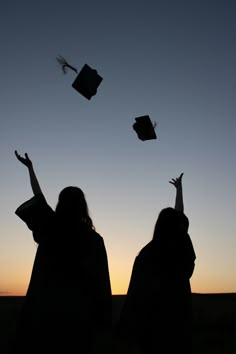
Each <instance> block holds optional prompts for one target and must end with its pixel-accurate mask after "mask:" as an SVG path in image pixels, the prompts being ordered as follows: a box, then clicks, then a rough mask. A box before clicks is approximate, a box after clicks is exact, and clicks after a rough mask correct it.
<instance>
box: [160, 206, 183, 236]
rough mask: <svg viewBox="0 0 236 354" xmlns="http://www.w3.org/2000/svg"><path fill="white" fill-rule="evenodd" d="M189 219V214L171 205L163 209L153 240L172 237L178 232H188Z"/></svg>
mask: <svg viewBox="0 0 236 354" xmlns="http://www.w3.org/2000/svg"><path fill="white" fill-rule="evenodd" d="M188 226H189V221H188V218H187V216H186V215H185V214H184V213H182V212H180V211H178V210H176V209H174V208H171V207H167V208H164V209H162V210H161V212H160V213H159V216H158V218H157V221H156V224H155V228H154V233H153V240H155V239H158V238H161V237H162V236H164V237H168V236H169V237H171V236H172V235H173V236H174V235H175V234H177V233H187V232H188Z"/></svg>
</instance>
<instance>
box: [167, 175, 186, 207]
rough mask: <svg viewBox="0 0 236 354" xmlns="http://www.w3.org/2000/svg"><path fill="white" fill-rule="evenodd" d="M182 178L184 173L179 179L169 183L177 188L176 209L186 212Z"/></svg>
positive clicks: (173, 179)
mask: <svg viewBox="0 0 236 354" xmlns="http://www.w3.org/2000/svg"><path fill="white" fill-rule="evenodd" d="M182 177H183V173H181V175H180V176H179V177H177V178H172V180H171V181H169V183H171V184H173V185H174V186H175V188H176V197H175V209H176V210H178V211H182V212H184V201H183V188H182Z"/></svg>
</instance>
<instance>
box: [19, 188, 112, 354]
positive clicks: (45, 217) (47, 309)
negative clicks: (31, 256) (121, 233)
mask: <svg viewBox="0 0 236 354" xmlns="http://www.w3.org/2000/svg"><path fill="white" fill-rule="evenodd" d="M15 213H16V215H18V216H19V217H20V218H21V219H22V220H23V221H24V222H25V223H26V225H27V226H28V228H29V229H30V230H31V231H32V235H33V238H34V240H35V242H36V243H37V244H38V247H37V251H36V255H35V260H34V264H33V269H32V274H31V278H30V282H29V286H28V289H27V293H26V297H25V303H24V305H23V309H22V313H21V315H20V318H19V325H18V328H17V336H16V337H17V338H16V343H17V345H16V346H17V351H18V352H19V348H21V349H22V350H24V352H26V353H27V352H32V350H34V351H35V350H36V352H37V350H38V352H41V350H42V349H43V350H45V349H46V348H48V351H51V350H52V352H55V350H56V349H60V350H61V349H63V348H64V349H65V350H66V351H68V350H69V348H71V349H72V348H74V347H75V346H76V347H77V348H79V347H80V346H81V347H83V348H87V352H88V353H89V347H90V346H91V342H92V338H93V335H94V333H95V332H96V331H98V330H100V329H106V328H109V326H111V323H112V294H111V285H110V277H109V269H108V259H107V253H106V248H105V244H104V240H103V238H102V236H101V235H99V234H98V233H97V232H96V231H94V230H92V229H90V230H87V229H85V228H84V229H83V228H82V227H81V228H80V229H79V230H74V229H73V228H72V227H71V226H70V225H67V226H66V227H65V225H63V224H62V223H61V220H59V218H58V217H57V215H56V213H55V212H54V211H53V210H52V209H51V207H50V206H49V205H48V204H47V202H46V200H45V198H44V196H43V195H41V194H39V195H36V196H34V197H33V198H31V199H30V200H28V201H26V202H25V203H23V204H22V205H21V206H20V207H19V208H17V210H16V211H15ZM32 343H34V344H32Z"/></svg>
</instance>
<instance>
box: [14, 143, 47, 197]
mask: <svg viewBox="0 0 236 354" xmlns="http://www.w3.org/2000/svg"><path fill="white" fill-rule="evenodd" d="M15 155H16V157H17V159H18V160H19V161H20V162H21V163H22V164H23V165H25V166H26V167H27V168H28V171H29V176H30V184H31V187H32V191H33V193H34V195H36V194H43V193H42V190H41V188H40V185H39V182H38V179H37V177H36V175H35V172H34V167H33V163H32V161H31V160H30V158H29V156H28V154H27V153H25V157H22V156H21V155H19V154H18V152H17V150H15Z"/></svg>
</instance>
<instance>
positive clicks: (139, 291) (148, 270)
mask: <svg viewBox="0 0 236 354" xmlns="http://www.w3.org/2000/svg"><path fill="white" fill-rule="evenodd" d="M195 258H196V256H195V252H194V249H193V245H192V242H191V239H190V237H189V235H188V234H184V235H181V237H180V238H178V242H174V243H173V242H168V241H165V240H164V242H160V240H158V241H157V240H155V241H154V240H152V241H150V242H149V243H148V244H147V245H146V246H144V247H143V248H142V249H141V251H140V252H139V254H138V255H137V257H136V258H135V261H134V264H133V268H132V273H131V279H130V283H129V287H128V292H127V295H126V299H125V302H124V306H123V308H122V311H121V316H120V327H121V328H122V329H123V331H124V332H126V333H129V334H130V335H131V336H132V337H133V338H134V339H135V338H136V339H135V340H136V341H137V342H138V343H139V346H140V349H141V352H142V353H148V354H154V353H158V354H163V353H165V354H167V353H168V354H169V353H173V352H181V353H188V354H189V353H191V322H192V298H191V286H190V278H191V276H192V274H193V270H194V266H195Z"/></svg>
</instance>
